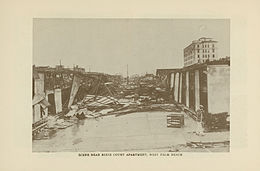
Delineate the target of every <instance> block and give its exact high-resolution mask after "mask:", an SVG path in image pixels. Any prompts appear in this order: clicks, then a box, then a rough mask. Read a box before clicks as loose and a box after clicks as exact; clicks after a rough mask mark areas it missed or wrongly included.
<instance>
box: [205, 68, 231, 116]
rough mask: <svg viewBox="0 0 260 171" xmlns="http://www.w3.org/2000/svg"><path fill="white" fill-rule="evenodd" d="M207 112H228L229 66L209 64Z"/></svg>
mask: <svg viewBox="0 0 260 171" xmlns="http://www.w3.org/2000/svg"><path fill="white" fill-rule="evenodd" d="M207 84H208V112H209V113H211V114H216V113H221V112H228V113H229V105H230V67H229V66H227V65H209V66H208V74H207Z"/></svg>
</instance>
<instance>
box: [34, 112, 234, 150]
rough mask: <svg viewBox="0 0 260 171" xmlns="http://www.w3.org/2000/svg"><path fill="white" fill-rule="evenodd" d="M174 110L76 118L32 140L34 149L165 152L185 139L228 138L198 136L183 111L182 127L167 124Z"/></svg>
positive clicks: (224, 134)
mask: <svg viewBox="0 0 260 171" xmlns="http://www.w3.org/2000/svg"><path fill="white" fill-rule="evenodd" d="M172 113H173V112H139V113H130V114H126V115H122V116H118V117H115V116H114V115H111V116H104V117H102V118H98V119H85V120H78V122H77V123H76V124H74V125H73V126H71V127H68V128H66V129H59V130H57V132H55V133H54V134H53V135H52V136H51V137H50V138H49V139H44V140H34V141H33V152H65V151H69V152H119V151H121V152H124V151H146V152H167V151H169V150H171V149H175V150H176V148H174V146H178V145H180V144H181V145H185V144H186V143H187V142H190V141H195V142H200V141H201V142H220V141H229V132H215V133H206V134H205V136H197V135H196V134H195V133H194V131H196V126H197V124H196V122H195V121H194V120H193V119H191V118H190V117H189V116H187V115H185V126H184V127H183V128H167V124H166V116H167V115H168V114H172ZM179 151H184V152H185V151H187V152H189V151H192V152H215V151H220V152H227V151H229V146H228V147H218V148H189V147H181V148H180V149H179Z"/></svg>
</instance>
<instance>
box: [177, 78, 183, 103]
mask: <svg viewBox="0 0 260 171" xmlns="http://www.w3.org/2000/svg"><path fill="white" fill-rule="evenodd" d="M179 79H180V80H179V99H178V102H179V103H181V102H182V101H181V98H182V79H183V76H182V73H180V78H179Z"/></svg>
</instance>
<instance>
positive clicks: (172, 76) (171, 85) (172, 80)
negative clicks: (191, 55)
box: [170, 73, 174, 88]
mask: <svg viewBox="0 0 260 171" xmlns="http://www.w3.org/2000/svg"><path fill="white" fill-rule="evenodd" d="M173 86H174V73H171V82H170V88H173Z"/></svg>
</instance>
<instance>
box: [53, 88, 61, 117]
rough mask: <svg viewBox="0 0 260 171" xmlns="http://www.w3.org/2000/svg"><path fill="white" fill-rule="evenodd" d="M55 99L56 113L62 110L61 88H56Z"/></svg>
mask: <svg viewBox="0 0 260 171" xmlns="http://www.w3.org/2000/svg"><path fill="white" fill-rule="evenodd" d="M54 100H55V108H56V113H59V112H62V102H61V100H62V99H61V89H60V88H59V89H55V90H54Z"/></svg>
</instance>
